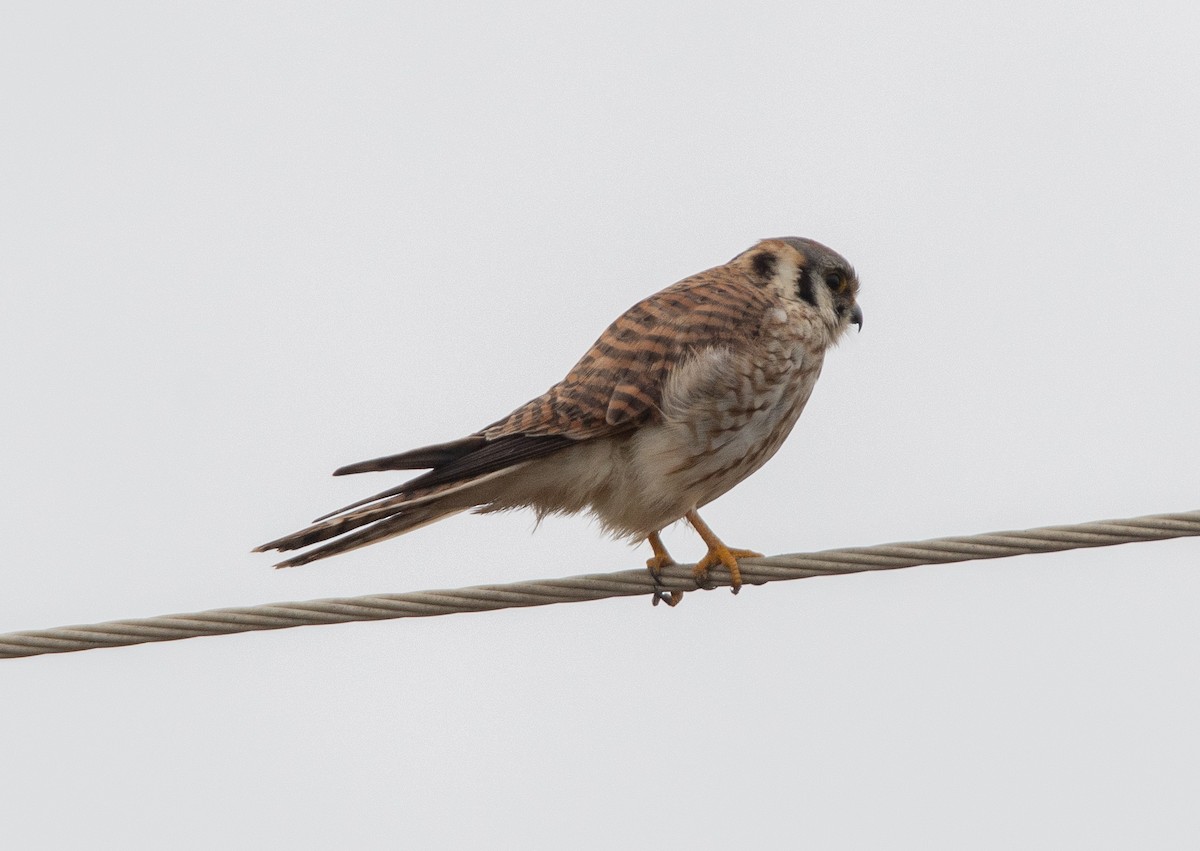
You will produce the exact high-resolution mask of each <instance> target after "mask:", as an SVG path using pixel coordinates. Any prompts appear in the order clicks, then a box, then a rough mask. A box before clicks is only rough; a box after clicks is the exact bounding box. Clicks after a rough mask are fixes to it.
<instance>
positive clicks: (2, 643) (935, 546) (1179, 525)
mask: <svg viewBox="0 0 1200 851" xmlns="http://www.w3.org/2000/svg"><path fill="white" fill-rule="evenodd" d="M1197 535H1200V511H1186V512H1182V513H1179V514H1154V515H1149V516H1147V517H1135V518H1132V519H1128V520H1103V521H1097V522H1092V523H1078V524H1075V525H1070V526H1046V527H1042V528H1039V529H1028V530H1025V531H1021V532H993V533H990V534H983V535H966V536H962V537H952V538H937V539H934V540H930V541H918V542H913V543H901V544H881V545H879V546H874V547H849V548H846V549H837V550H825V551H824V552H817V553H796V554H793V555H781V556H773V557H770V558H758V559H744V560H742V561H741V568H742V581H743V582H744V583H745V584H747V585H763V584H765V583H767V582H776V581H780V580H784V579H806V578H808V577H811V576H828V575H833V574H842V573H858V572H861V571H867V570H894V569H897V568H901V567H915V566H918V565H923V564H948V563H951V562H961V561H973V560H975V559H987V558H1006V557H1008V556H1015V555H1026V554H1031V553H1049V552H1059V551H1062V550H1072V549H1078V548H1083V547H1108V546H1113V545H1114V544H1129V543H1135V542H1139V541H1160V540H1166V539H1168V538H1183V537H1189V536H1197ZM727 585H729V578H728V576H727V575H723V572H722V571H714V572H713V574H712V582H711V587H719V586H727ZM694 587H695V585H694V583H693V581H692V575H691V570H690V565H675V566H673V567H669V568H667V569H665V570H664V571H663V573H662V579H661V584H660V585H659V586H658V590H664V589H665V590H668V591H671V590H680V591H689V590H692V589H693V588H694ZM655 590H656V586H655V583H654V580H653V579H652V578H651V577H650V574H649V573H648V571H646V570H624V571H619V572H617V573H594V574H588V575H585V576H571V577H566V578H563V579H542V580H537V581H532V582H514V583H511V584H505V585H478V586H474V587H470V588H458V589H454V590H445V591H416V592H412V593H406V594H372V595H368V596H365V597H342V598H333V599H328V600H309V601H306V602H298V603H274V604H268V605H264V606H244V607H239V608H230V609H213V610H210V611H207V612H197V613H195V614H181V615H162V616H160V617H154V618H138V619H134V620H120V621H109V622H107V623H99V624H91V625H85V626H68V627H60V628H57V629H40V630H27V631H24V632H11V633H8V634H7V635H0V659H11V658H17V657H21V656H38V655H41V654H43V653H71V652H74V651H76V650H92V649H95V648H98V647H121V646H125V645H129V644H144V643H147V642H152V641H177V640H179V639H183V638H197V637H200V636H204V635H229V634H232V633H237V632H252V631H256V630H266V629H286V628H288V627H293V626H315V625H320V624H333V623H348V622H351V621H372V620H389V619H392V618H413V617H430V616H433V615H449V614H455V613H459V612H482V611H490V610H492V609H507V608H515V607H521V606H548V605H550V604H552V603H579V602H583V601H585V600H603V599H606V598H608V597H630V596H636V595H639V594H651V593H653V592H654V591H655Z"/></svg>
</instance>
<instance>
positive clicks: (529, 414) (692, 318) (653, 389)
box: [482, 266, 777, 439]
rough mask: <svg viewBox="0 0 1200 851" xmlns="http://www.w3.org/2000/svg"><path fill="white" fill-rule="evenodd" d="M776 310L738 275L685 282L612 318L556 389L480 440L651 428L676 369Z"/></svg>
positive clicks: (748, 333)
mask: <svg viewBox="0 0 1200 851" xmlns="http://www.w3.org/2000/svg"><path fill="white" fill-rule="evenodd" d="M776 309H777V306H776V304H775V301H774V298H773V296H772V294H771V293H770V292H769V291H768V290H766V289H764V288H763V287H762V286H761V284H760V283H759V282H757V281H756V280H755V278H754V277H753V276H752V275H751V274H749V273H748V272H747V271H745V270H743V269H740V268H737V267H731V266H719V267H717V268H715V269H709V270H707V271H705V272H700V273H698V274H696V275H692V276H691V277H688V278H685V279H684V280H682V281H679V282H678V283H675V284H672V285H671V286H669V287H667V288H665V289H663V290H660V291H659V292H657V293H654V294H653V295H651V296H648V297H646V298H644V299H642V300H641V301H639V302H638V303H637V304H635V305H633V306H632V307H631V308H629V309H628V310H627V311H625V312H624V313H623V314H621V315H620V316H619V317H617V319H616V320H614V321H613V323H612V324H611V325H609V326H608V328H607V329H605V331H604V333H603V334H601V335H600V337H599V338H598V339H597V340H596V342H595V343H593V344H592V346H591V348H590V349H588V351H587V352H586V353H585V354H584V356H583V357H582V358H580V360H579V362H578V363H576V364H575V366H574V367H573V368H572V369H571V371H570V372H569V373H567V376H566V377H565V378H564V379H563V380H562V381H560V382H559V383H558V384H555V385H554V386H553V387H551V388H550V389H549V390H548V391H546V393H544V394H542V395H541V396H539V397H538V398H536V399H533V400H531V401H529V402H528V403H526V404H525V405H523V406H521V407H520V408H518V409H517V410H515V411H513V412H512V413H511V414H509V415H508V416H507V417H505V418H504V419H502V420H499V421H497V422H496V423H493V424H492V425H491V426H489V427H488V428H486V429H484V430H483V432H482V433H483V434H484V435H485V436H486V437H488V438H489V439H494V438H498V437H502V436H506V435H511V434H526V435H551V434H560V435H566V436H569V437H572V438H576V439H587V438H593V437H601V436H605V435H611V434H615V433H619V432H622V431H626V430H629V429H631V428H635V427H637V426H639V425H643V424H645V423H647V422H652V421H654V420H655V419H657V418H659V417H660V416H661V413H662V410H661V403H662V397H663V391H664V388H665V386H666V383H667V380H668V377H669V375H670V373H671V371H672V370H673V369H674V368H675V367H677V366H678V365H680V364H682V363H683V362H685V361H686V360H688V359H689V358H691V357H692V356H693V355H695V354H696V353H698V352H700V351H704V350H707V349H711V348H714V347H715V348H720V347H736V346H738V345H740V344H743V343H746V342H749V341H751V340H753V339H754V338H756V337H758V336H759V335H761V333H762V331H763V327H764V325H766V324H767V323H768V322H769V321H770V316H771V313H772V311H773V310H776Z"/></svg>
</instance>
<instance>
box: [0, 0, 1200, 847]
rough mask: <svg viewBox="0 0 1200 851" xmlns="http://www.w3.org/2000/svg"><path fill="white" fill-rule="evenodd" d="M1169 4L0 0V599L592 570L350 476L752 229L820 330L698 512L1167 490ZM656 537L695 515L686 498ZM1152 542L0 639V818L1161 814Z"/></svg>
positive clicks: (340, 840) (903, 523) (941, 835)
mask: <svg viewBox="0 0 1200 851" xmlns="http://www.w3.org/2000/svg"><path fill="white" fill-rule="evenodd" d="M1198 37H1200V6H1197V5H1196V4H1194V3H1182V2H1179V3H1155V2H1144V3H1138V4H1117V3H1045V2H1037V3H1031V2H1012V0H1006V2H981V3H971V4H959V3H950V2H945V3H930V2H925V3H920V2H918V3H907V4H882V3H875V4H872V3H796V2H789V3H737V4H720V5H718V4H684V3H661V2H650V3H645V2H640V3H606V4H603V7H602V8H600V7H597V6H593V7H586V8H585V7H584V6H583V5H582V4H579V5H577V6H572V5H570V4H555V3H515V4H514V3H506V4H489V3H476V4H458V3H448V4H433V3H429V4H421V5H414V4H404V3H398V4H397V3H296V2H289V3H250V4H246V3H206V4H170V3H168V4H164V3H106V4H100V5H96V4H83V3H76V4H58V3H42V2H37V3H20V2H10V3H5V4H4V5H3V8H2V9H0V87H2V97H3V116H4V120H3V127H4V129H3V135H2V140H0V144H2V145H3V152H2V157H0V180H2V187H0V277H2V285H0V286H2V288H0V356H2V357H3V363H4V369H3V374H2V376H0V392H2V396H0V398H2V399H3V417H2V423H3V426H2V429H3V440H2V441H0V459H2V460H0V464H2V467H0V469H2V471H3V481H2V482H0V494H2V495H3V500H4V502H3V513H2V514H0V517H2V520H0V523H2V524H3V525H2V526H0V534H2V540H3V548H4V557H3V559H2V561H0V580H2V582H3V585H2V587H0V630H4V631H7V630H16V629H30V628H39V627H50V626H57V625H62V624H69V623H87V622H95V621H102V620H109V619H115V618H121V617H138V616H150V615H155V614H163V613H168V612H179V611H196V610H201V609H206V608H214V607H221V606H235V605H251V604H255V603H266V602H275V601H284V600H303V599H310V598H316V597H328V596H343V595H355V594H364V593H372V592H383V591H405V590H418V589H425V588H440V587H456V586H460V585H469V584H476V583H482V582H497V581H518V580H523V579H535V578H546V577H555V576H562V575H569V574H575V573H585V572H595V571H605V570H618V569H627V568H630V567H634V566H638V565H640V564H641V563H642V562H643V560H644V559H645V557H646V556H647V555H648V553H647V552H646V551H645V547H641V548H637V549H631V548H629V547H627V546H625V545H624V544H620V543H615V542H612V541H608V540H606V539H604V538H603V537H602V536H601V535H600V534H599V532H598V531H597V529H596V527H595V525H594V524H593V523H592V522H590V521H589V520H588V519H587V518H583V517H580V518H566V519H563V518H554V519H550V520H548V521H547V522H545V523H544V524H543V525H542V526H541V528H540V529H539V530H538V531H537V534H530V533H531V530H532V529H533V526H534V523H533V518H532V517H531V516H530V515H528V514H512V515H504V516H491V517H484V518H481V517H474V516H470V515H462V516H459V517H456V518H453V519H451V520H449V521H446V522H444V523H441V524H438V525H436V526H433V527H430V528H427V529H424V530H422V531H420V532H418V533H416V534H414V535H412V536H409V537H406V538H402V539H399V540H395V541H391V542H388V543H385V544H382V545H379V546H376V547H372V548H369V549H366V550H363V551H359V552H356V553H353V554H350V555H347V556H345V557H342V558H339V559H337V560H336V561H331V562H322V563H320V564H318V565H313V566H310V567H306V568H301V569H296V570H291V571H273V570H271V569H270V564H271V559H270V557H269V556H252V555H250V554H249V552H248V551H249V549H250V547H251V546H253V545H254V544H257V543H260V542H262V541H263V540H266V539H267V538H270V537H274V536H276V535H278V534H281V533H283V532H286V531H290V530H292V529H294V528H296V527H297V526H298V525H299V524H301V523H303V522H305V521H307V520H308V519H310V518H311V517H313V516H315V515H316V514H319V513H323V512H324V511H326V510H328V509H330V508H333V507H336V506H338V505H341V504H344V503H346V502H348V501H351V500H353V499H356V498H358V497H360V496H363V495H364V494H366V493H368V492H374V491H375V490H378V489H381V488H382V487H386V486H388V485H390V484H392V483H394V482H395V481H397V480H398V478H399V477H398V476H388V475H381V476H376V477H370V478H369V479H368V480H364V479H363V478H361V477H359V478H357V479H354V478H349V479H331V478H329V477H328V473H329V472H330V471H331V470H332V469H333V468H334V467H336V466H339V465H341V464H344V463H348V462H351V461H356V460H360V459H362V458H365V457H373V456H376V455H380V454H387V453H391V452H396V451H399V450H402V449H406V448H410V447H412V446H417V445H421V444H425V443H430V442H435V441H440V440H445V439H449V438H453V437H457V436H460V435H462V434H465V433H467V432H469V431H473V430H475V429H476V428H478V427H480V426H482V425H485V424H486V423H488V422H490V421H492V420H493V419H496V418H497V417H499V416H501V415H503V414H505V413H507V412H508V411H509V410H511V409H512V408H514V407H516V406H517V405H519V404H521V403H523V402H524V401H525V400H526V399H528V398H530V397H532V396H534V395H536V394H538V393H540V392H541V391H542V390H544V389H545V388H546V387H547V386H549V385H550V384H551V383H553V382H554V381H556V380H557V379H558V378H559V377H561V375H562V374H564V373H565V371H566V370H567V369H568V368H569V367H570V365H571V364H572V363H574V361H575V360H576V359H577V358H578V356H579V355H580V354H581V353H582V352H583V351H584V350H585V349H586V347H587V346H588V345H589V344H590V343H591V342H592V340H593V339H594V338H595V337H596V336H597V335H598V334H599V332H600V331H601V330H602V329H603V328H604V327H605V326H606V325H607V324H608V323H609V322H610V321H611V320H612V319H613V318H614V317H615V316H616V315H618V314H619V313H620V312H621V311H622V310H624V309H625V308H626V307H628V306H629V305H630V304H632V303H633V302H635V301H637V300H638V299H640V298H642V297H643V296H645V295H647V294H649V293H651V292H653V291H655V290H658V289H660V288H661V287H663V286H666V285H667V284H670V283H672V282H673V281H675V280H677V279H679V278H682V277H684V276H686V275H688V274H691V273H693V272H696V271H699V270H701V269H704V268H707V267H710V266H713V265H717V264H719V263H723V262H725V261H726V260H728V259H729V258H730V257H732V256H733V255H734V254H737V253H738V252H739V251H741V250H743V249H744V248H746V247H748V246H749V245H750V244H752V243H753V242H754V241H755V240H757V239H759V238H761V237H766V236H779V235H789V234H795V235H803V236H809V237H813V238H816V239H819V240H821V241H823V242H826V243H828V244H829V245H831V246H833V247H834V248H836V249H838V250H839V251H841V252H842V253H844V254H845V255H846V256H847V257H849V258H850V259H851V261H852V262H854V263H855V265H856V266H857V268H858V270H859V273H860V276H861V280H862V293H861V303H862V305H863V308H864V311H865V313H866V324H865V326H864V328H863V331H862V333H861V334H859V335H853V334H852V335H849V338H848V339H847V340H846V341H845V342H844V343H843V344H842V345H841V346H840V347H839V348H838V350H837V351H835V352H833V353H831V355H830V357H829V358H828V359H827V362H826V369H825V373H824V375H823V377H822V379H821V381H820V383H819V385H818V387H817V390H816V393H815V394H814V397H813V400H812V402H811V404H810V405H809V408H808V410H807V412H806V413H805V415H804V417H803V418H802V419H801V422H800V424H799V426H798V427H797V429H796V431H795V432H794V433H793V435H792V437H791V439H790V440H789V442H788V443H787V444H786V445H785V446H784V448H783V450H782V451H781V452H780V453H779V454H778V456H776V458H775V459H774V460H773V461H772V462H771V463H770V464H769V465H768V466H767V467H766V468H764V469H763V470H762V471H761V472H759V473H758V474H757V475H755V476H754V477H753V478H751V479H750V480H748V481H747V482H746V483H744V484H743V485H741V486H740V487H739V488H737V489H736V490H735V491H733V492H732V493H731V494H729V495H727V496H726V497H724V498H722V499H721V500H720V501H718V502H717V503H715V504H714V505H713V506H711V507H710V509H709V510H708V512H707V513H706V518H707V519H708V521H709V522H710V523H711V524H712V526H713V527H714V528H715V529H716V530H717V531H718V532H719V533H720V534H721V535H722V536H723V537H724V538H725V539H726V540H727V541H729V542H730V544H731V545H735V546H746V547H753V548H756V549H759V550H762V551H764V552H767V553H779V552H795V551H802V550H812V549H820V548H826V547H834V546H852V545H859V544H871V543H880V542H886V541H893V540H913V539H920V538H926V537H936V536H941V535H949V534H968V533H974V532H984V531H991V530H998V529H1011V528H1024V527H1029V526H1039V525H1045V524H1052V523H1068V522H1077V521H1085V520H1095V519H1103V518H1110V517H1127V516H1135V515H1140V514H1149V513H1157V512H1169V511H1185V510H1192V509H1197V508H1200V487H1198V482H1200V477H1198V475H1197V473H1198V471H1200V441H1197V439H1196V436H1197V434H1200V401H1198V400H1200V369H1197V363H1198V360H1200V335H1198V333H1197V318H1198V317H1200V288H1198V286H1197V284H1198V281H1197V275H1196V269H1197V267H1198V266H1200V248H1198V245H1200V242H1198V239H1197V235H1198V233H1200V168H1198V165H1197V159H1198V157H1197V151H1200V52H1198V51H1197V50H1196V43H1197V39H1198ZM666 539H667V542H668V544H669V545H670V547H671V548H672V550H673V552H674V553H675V554H676V555H677V556H678V557H681V558H684V559H688V560H692V559H694V558H696V557H697V556H698V555H699V554H700V552H701V546H700V544H699V541H698V540H697V539H696V537H695V536H694V535H693V534H692V533H691V532H690V531H689V530H687V529H686V528H684V527H676V528H673V529H671V530H669V532H668V533H667V536H666ZM1198 561H1200V542H1197V541H1196V540H1181V541H1172V542H1164V543H1155V544H1140V545H1136V546H1128V547H1121V548H1114V549H1107V550H1092V551H1078V552H1072V553H1066V554H1060V555H1053V556H1042V557H1026V558H1020V559H1012V560H1006V561H998V562H984V563H975V564H967V565H959V566H946V567H926V568H917V569H913V570H905V571H897V572H895V573H891V574H887V575H859V576H853V577H845V578H834V579H818V580H812V581H807V582H793V583H781V584H776V585H771V586H768V587H765V588H748V589H747V590H746V591H745V592H744V593H743V594H741V595H740V596H739V597H738V598H736V599H735V598H733V597H731V596H730V595H729V594H728V593H727V592H724V591H720V592H713V593H709V594H692V595H689V596H688V598H687V599H686V601H685V604H684V605H682V606H680V607H679V608H678V609H675V610H670V611H668V610H666V609H664V608H663V607H659V608H657V609H655V608H652V607H651V606H650V603H649V601H648V600H647V599H627V600H613V601H607V602H602V603H595V604H588V605H583V604H579V605H570V606H558V607H551V608H547V609H538V610H525V611H506V612H500V613H493V614H485V615H471V616H456V617H452V618H437V619H429V620H414V621H400V622H392V623H384V624H364V625H349V626H340V627H321V628H310V629H298V630H287V631H282V632H278V633H254V634H248V635H242V636H234V637H226V638H214V639H203V640H191V641H184V642H177V643H173V644H158V645H151V646H144V647H134V648H125V649H118V650H106V651H96V652H89V653H81V654H74V655H66V656H61V657H54V656H45V657H40V658H34V659H26V660H15V661H9V662H3V663H0V718H2V719H3V722H4V723H3V732H2V733H0V740H2V741H3V745H2V749H3V753H2V755H0V832H2V833H3V835H4V836H5V837H6V841H5V843H4V844H5V845H6V846H7V847H12V848H18V847H19V848H62V847H80V846H84V845H87V846H90V847H117V846H121V847H133V848H151V847H174V848H216V847H236V848H246V847H283V846H288V847H296V848H324V847H347V846H356V847H364V848H385V847H425V848H451V847H467V846H474V847H495V848H563V847H580V848H615V847H630V848H637V847H655V848H691V849H699V848H729V847H764V848H767V847H814V848H964V847H972V848H1013V847H1022V848H1063V847H1080V848H1081V847H1089V848H1129V847H1140V848H1149V847H1153V848H1185V847H1186V848H1194V847H1196V845H1197V843H1198V842H1200V807H1197V805H1196V802H1197V800H1200V779H1198V769H1197V765H1198V764H1200V736H1198V734H1197V724H1196V719H1197V717H1200V687H1198V684H1197V670H1198V669H1200V621H1198V619H1197V616H1196V613H1197V606H1198V604H1200V570H1198V569H1197V567H1198V564H1197V563H1198Z"/></svg>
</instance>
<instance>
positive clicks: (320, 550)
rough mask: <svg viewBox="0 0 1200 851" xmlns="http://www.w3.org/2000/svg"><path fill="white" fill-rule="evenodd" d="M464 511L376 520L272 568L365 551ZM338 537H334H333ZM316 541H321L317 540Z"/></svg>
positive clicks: (429, 510) (424, 509)
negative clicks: (371, 546)
mask: <svg viewBox="0 0 1200 851" xmlns="http://www.w3.org/2000/svg"><path fill="white" fill-rule="evenodd" d="M465 510H466V509H465V508H439V507H438V506H434V505H423V506H419V507H417V508H414V509H412V510H411V511H405V512H402V513H400V514H395V515H393V516H391V517H387V518H384V519H383V520H378V521H376V522H375V523H372V524H371V525H369V526H367V527H366V528H363V529H359V530H358V531H357V532H351V533H350V534H348V535H345V536H343V537H341V538H338V539H337V540H336V541H334V542H333V543H330V544H325V546H323V547H317V548H316V549H312V550H309V551H308V552H306V553H301V554H300V555H298V556H293V557H292V558H289V559H285V560H284V561H281V562H279V564H277V565H275V566H276V567H298V566H299V565H302V564H308V563H309V562H311V561H317V560H318V559H322V558H329V556H335V555H338V554H340V553H345V552H349V551H350V550H356V549H358V548H359V547H365V546H367V544H373V543H375V542H376V541H383V540H386V539H387V538H394V537H396V536H397V535H403V534H404V533H405V532H411V531H412V530H413V529H419V528H420V527H422V526H427V525H429V524H430V523H434V522H436V521H438V520H441V519H442V518H444V517H449V516H450V515H452V514H458V513H459V512H460V511H465ZM335 534H337V533H335ZM327 537H328V536H327ZM315 540H322V539H320V538H318V539H315ZM308 543H313V541H308V542H306V543H304V544H298V545H297V547H302V546H307V545H308ZM297 547H282V548H280V549H296V548H297Z"/></svg>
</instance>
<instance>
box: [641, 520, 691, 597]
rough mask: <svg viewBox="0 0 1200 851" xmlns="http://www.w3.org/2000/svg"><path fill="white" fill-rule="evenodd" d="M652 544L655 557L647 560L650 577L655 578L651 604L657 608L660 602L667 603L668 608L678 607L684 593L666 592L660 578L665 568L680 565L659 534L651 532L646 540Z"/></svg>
mask: <svg viewBox="0 0 1200 851" xmlns="http://www.w3.org/2000/svg"><path fill="white" fill-rule="evenodd" d="M646 540H647V541H649V542H650V549H652V550H654V555H653V556H651V557H650V558H648V559H646V567H647V568H649V570H650V575H651V576H652V577H654V584H655V586H656V587H655V589H654V596H653V597H652V598H651V602H652V603H653V604H654V605H655V606H657V605H658V604H659V602H663V603H666V604H667V605H668V606H678V605H679V601H680V600H682V599H683V592H682V591H670V592H668V591H666V590H664V589H663V587H662V585H661V583H660V582H659V577H660V576H662V571H663V568H664V567H671V566H672V565H675V564H679V562H677V561H675V559H673V558H671V554H670V553H669V552H667V548H666V547H665V546H663V542H662V538H660V537H658V533H657V532H651V533H650V537H648V538H647V539H646Z"/></svg>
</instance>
